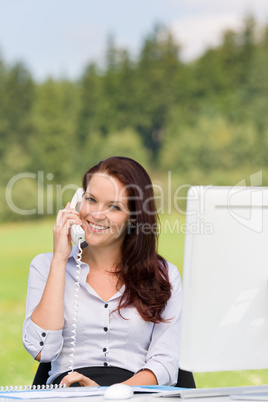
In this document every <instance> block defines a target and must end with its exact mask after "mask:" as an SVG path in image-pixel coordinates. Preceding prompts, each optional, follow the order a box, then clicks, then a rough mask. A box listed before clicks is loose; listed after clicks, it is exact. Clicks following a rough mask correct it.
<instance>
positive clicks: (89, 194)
mask: <svg viewBox="0 0 268 402" xmlns="http://www.w3.org/2000/svg"><path fill="white" fill-rule="evenodd" d="M85 196H87V197H92V198H96V199H97V197H96V196H95V195H94V194H92V193H89V192H88V191H86V192H85ZM106 203H107V204H122V205H125V204H124V202H123V201H120V200H111V201H106Z"/></svg>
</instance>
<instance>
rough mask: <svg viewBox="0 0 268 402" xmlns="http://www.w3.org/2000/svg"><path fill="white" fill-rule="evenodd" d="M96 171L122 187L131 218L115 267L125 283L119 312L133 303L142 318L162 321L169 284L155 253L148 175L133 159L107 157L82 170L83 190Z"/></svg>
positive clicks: (154, 220)
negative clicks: (116, 266) (127, 198)
mask: <svg viewBox="0 0 268 402" xmlns="http://www.w3.org/2000/svg"><path fill="white" fill-rule="evenodd" d="M99 172H102V173H107V174H109V175H110V176H113V177H115V178H117V179H118V180H119V181H120V182H121V183H123V184H124V185H125V186H126V189H127V191H128V197H129V200H128V208H129V210H130V214H131V216H130V218H131V219H130V220H133V221H135V223H134V225H133V226H129V228H128V230H127V234H126V236H125V238H124V241H123V244H122V259H121V262H120V264H119V266H118V269H119V275H120V279H122V280H123V282H124V283H125V291H124V293H123V295H122V297H121V299H120V302H119V306H118V310H119V313H120V310H121V309H122V308H124V307H127V306H130V305H134V306H135V307H136V309H137V310H138V312H139V314H140V315H141V317H142V318H143V319H144V320H145V321H151V322H154V323H157V322H162V321H164V320H163V318H162V313H163V310H164V309H165V306H166V304H167V301H168V299H169V298H170V295H171V285H170V282H169V278H168V271H167V263H166V261H165V260H164V259H163V258H162V257H161V256H160V255H159V254H158V253H157V245H158V233H159V226H158V223H159V220H158V214H157V210H156V206H155V202H154V194H153V186H152V182H151V179H150V176H149V175H148V173H147V172H146V170H145V169H144V168H143V167H142V166H141V165H140V164H139V163H138V162H136V161H134V160H133V159H130V158H126V157H122V156H117V157H111V158H108V159H105V160H104V161H101V162H99V163H98V164H97V165H95V166H93V167H92V168H91V169H89V170H88V171H87V172H86V173H85V175H84V177H83V188H84V190H85V191H86V189H87V186H88V183H89V181H90V178H91V177H92V175H93V174H95V173H99Z"/></svg>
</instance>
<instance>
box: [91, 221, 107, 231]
mask: <svg viewBox="0 0 268 402" xmlns="http://www.w3.org/2000/svg"><path fill="white" fill-rule="evenodd" d="M89 226H91V227H92V229H95V230H105V229H108V226H100V225H96V224H94V223H91V222H89Z"/></svg>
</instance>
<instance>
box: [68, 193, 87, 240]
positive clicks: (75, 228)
mask: <svg viewBox="0 0 268 402" xmlns="http://www.w3.org/2000/svg"><path fill="white" fill-rule="evenodd" d="M83 195H84V190H83V188H79V189H78V190H77V191H76V193H75V195H74V196H73V199H72V201H71V205H70V208H73V209H75V210H76V211H78V212H79V210H80V205H81V202H82V200H83ZM70 233H71V238H72V242H73V243H74V244H78V243H79V241H80V243H82V242H83V241H85V232H84V230H83V229H82V228H81V226H79V225H72V226H71V231H70Z"/></svg>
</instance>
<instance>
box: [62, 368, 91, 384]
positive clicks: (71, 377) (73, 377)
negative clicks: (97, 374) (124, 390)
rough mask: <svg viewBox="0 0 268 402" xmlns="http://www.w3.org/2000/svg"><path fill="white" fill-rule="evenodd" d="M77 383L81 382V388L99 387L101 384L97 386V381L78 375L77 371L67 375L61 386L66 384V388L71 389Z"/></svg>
mask: <svg viewBox="0 0 268 402" xmlns="http://www.w3.org/2000/svg"><path fill="white" fill-rule="evenodd" d="M75 382H79V384H80V385H81V387H98V386H99V384H97V383H96V382H95V381H93V380H91V379H90V378H88V377H86V376H85V375H83V374H80V373H77V371H73V372H72V373H70V374H67V375H66V376H65V377H63V379H62V380H61V382H60V383H61V385H63V384H65V386H66V387H69V386H70V385H72V384H73V383H75Z"/></svg>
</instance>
